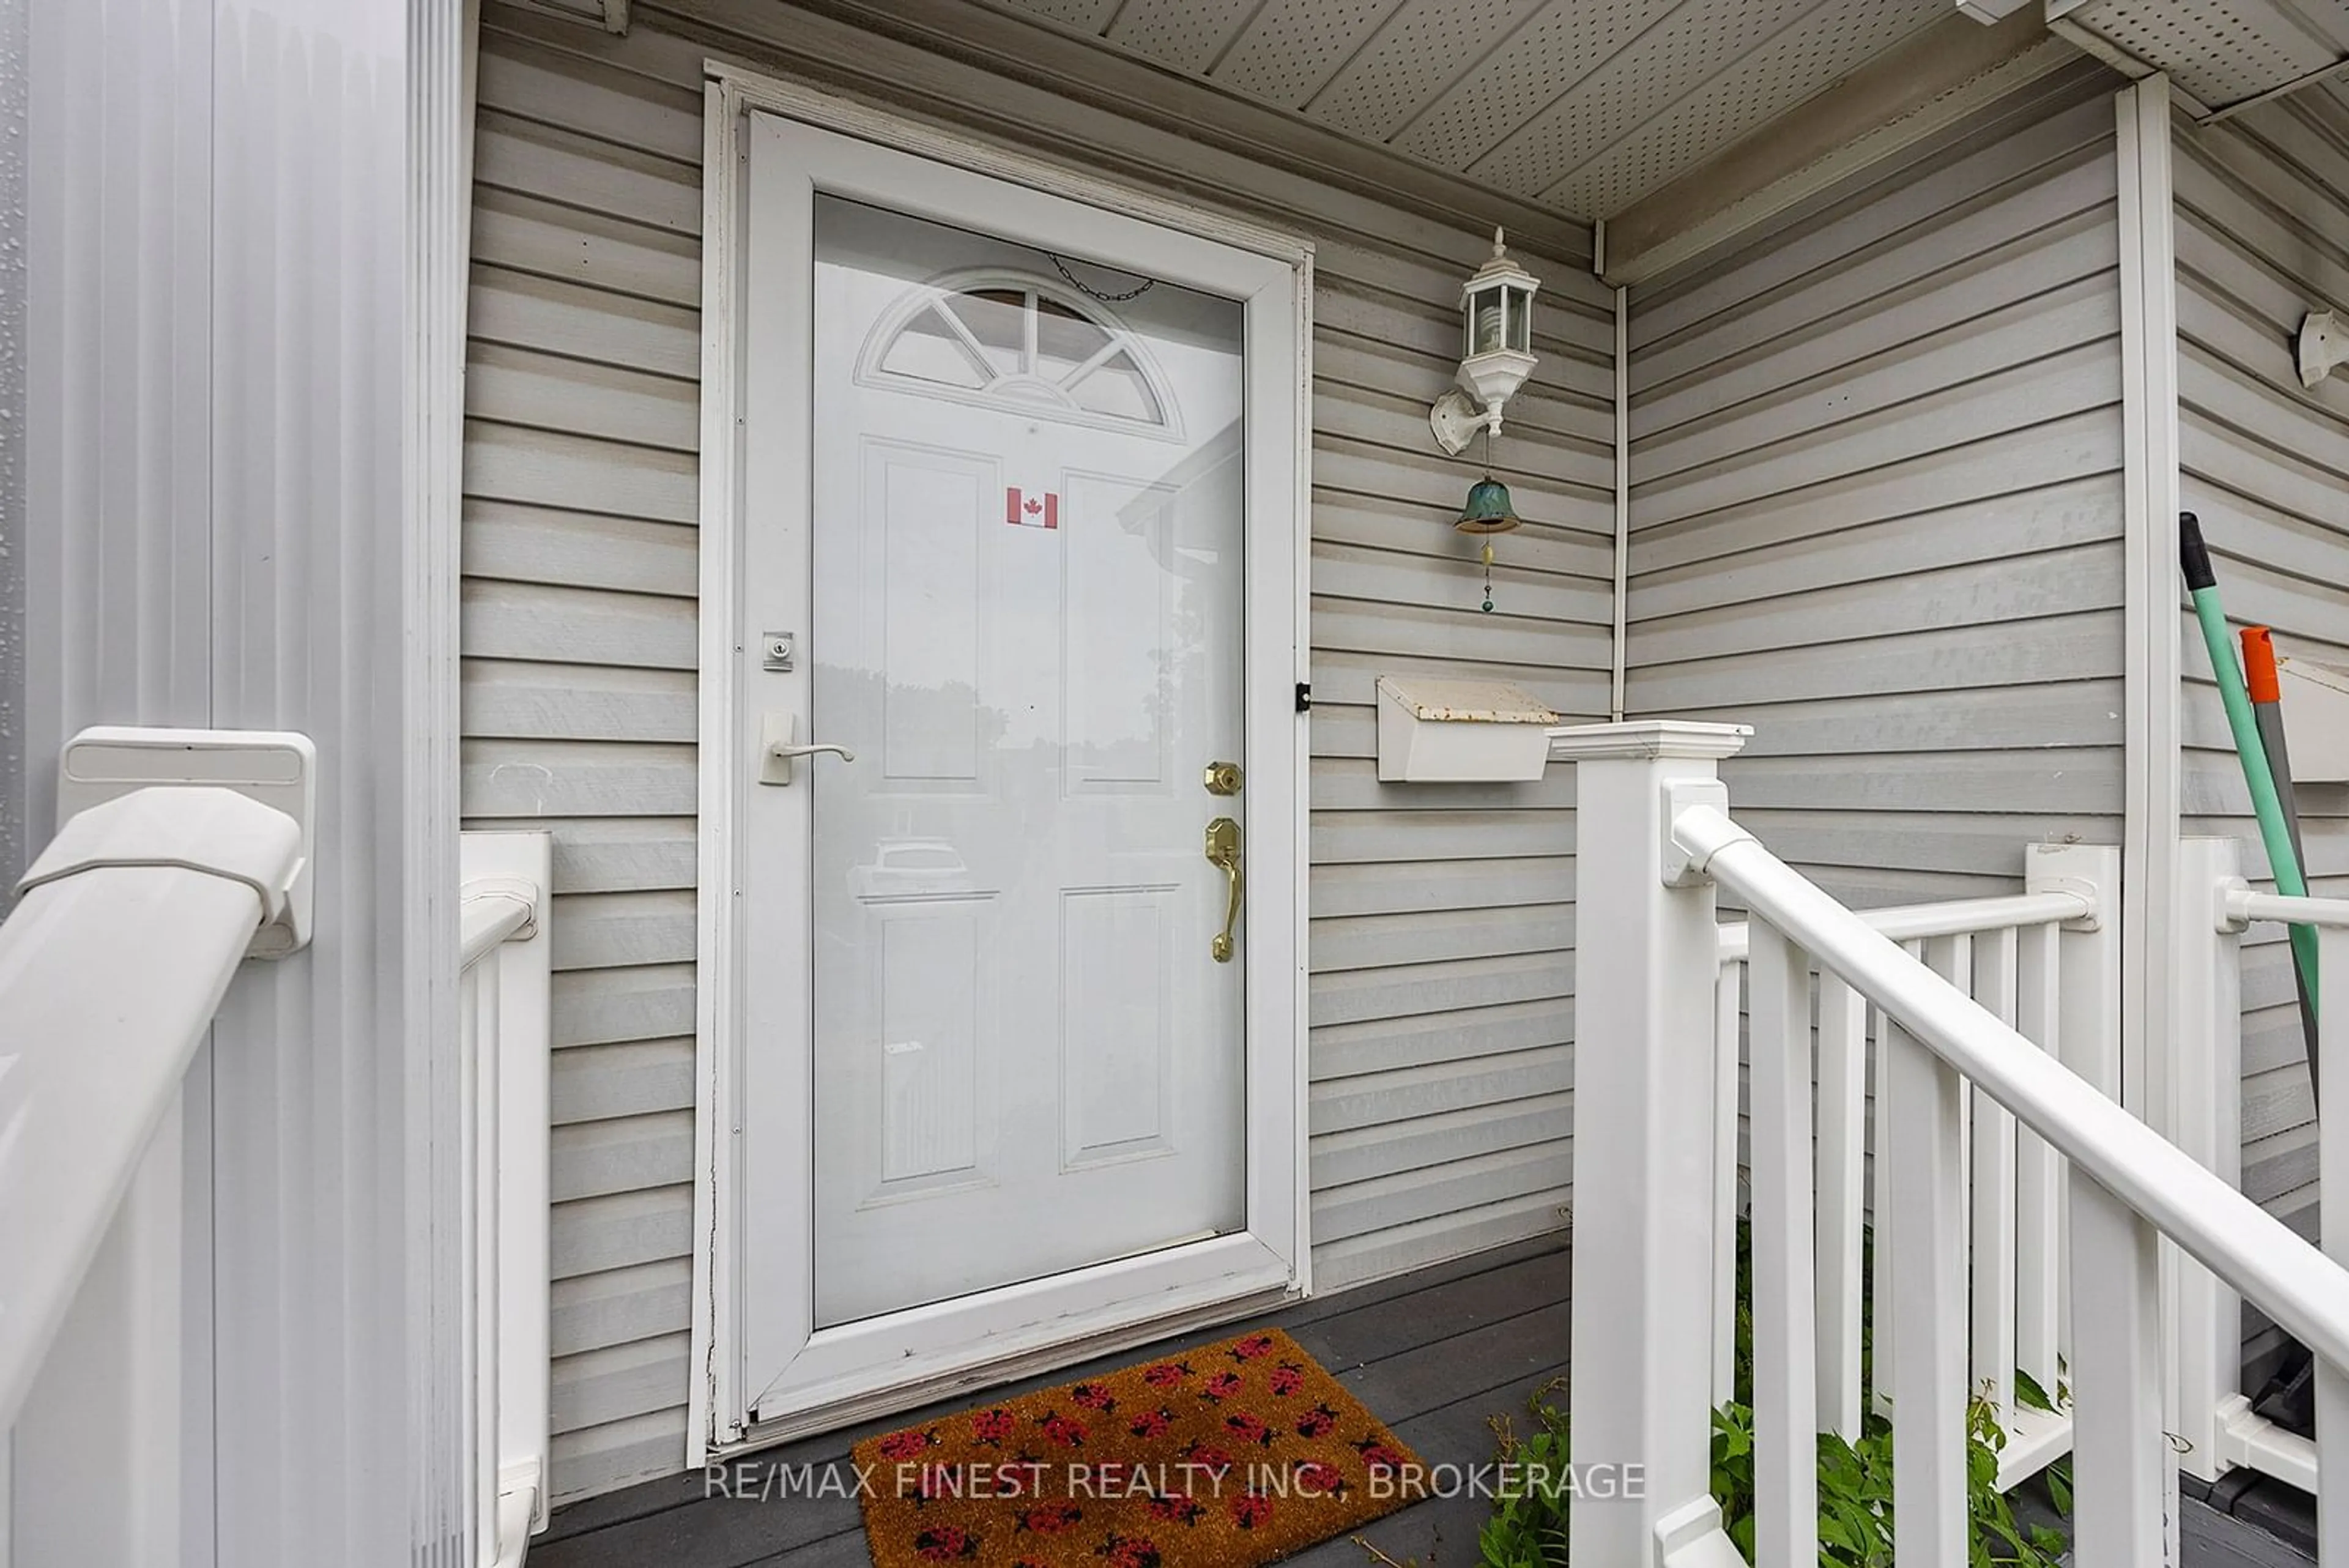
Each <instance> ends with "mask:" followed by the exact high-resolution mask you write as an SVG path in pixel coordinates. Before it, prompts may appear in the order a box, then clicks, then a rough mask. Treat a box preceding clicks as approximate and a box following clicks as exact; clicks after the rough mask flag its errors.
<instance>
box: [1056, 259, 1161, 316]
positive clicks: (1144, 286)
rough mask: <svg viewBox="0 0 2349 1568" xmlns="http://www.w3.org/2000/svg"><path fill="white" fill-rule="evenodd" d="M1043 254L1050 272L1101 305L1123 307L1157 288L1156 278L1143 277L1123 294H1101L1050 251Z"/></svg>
mask: <svg viewBox="0 0 2349 1568" xmlns="http://www.w3.org/2000/svg"><path fill="white" fill-rule="evenodd" d="M1044 254H1045V255H1046V256H1048V257H1050V260H1051V263H1052V270H1053V271H1055V272H1057V273H1059V274H1060V275H1061V276H1062V277H1064V278H1066V279H1067V280H1068V284H1069V286H1070V287H1071V288H1073V289H1075V290H1076V291H1077V292H1078V293H1080V294H1084V295H1089V296H1092V298H1094V299H1098V300H1100V301H1101V302H1102V304H1103V305H1123V304H1124V303H1125V302H1126V301H1127V300H1129V299H1139V298H1141V297H1142V296H1143V295H1145V294H1148V293H1149V292H1150V291H1151V290H1152V289H1154V288H1156V287H1157V286H1158V280H1157V279H1156V278H1154V277H1145V278H1143V280H1142V281H1141V283H1139V284H1137V285H1136V286H1133V287H1132V288H1129V289H1127V290H1126V291H1125V292H1124V293H1123V294H1103V293H1102V291H1101V290H1100V289H1097V288H1095V287H1094V286H1092V285H1091V284H1089V283H1087V282H1085V281H1084V279H1082V278H1081V277H1079V276H1078V275H1076V274H1075V273H1072V272H1071V271H1070V270H1069V264H1068V263H1066V262H1064V261H1062V260H1061V258H1060V257H1059V256H1056V255H1053V254H1052V253H1051V252H1050V251H1046V252H1045V253H1044Z"/></svg>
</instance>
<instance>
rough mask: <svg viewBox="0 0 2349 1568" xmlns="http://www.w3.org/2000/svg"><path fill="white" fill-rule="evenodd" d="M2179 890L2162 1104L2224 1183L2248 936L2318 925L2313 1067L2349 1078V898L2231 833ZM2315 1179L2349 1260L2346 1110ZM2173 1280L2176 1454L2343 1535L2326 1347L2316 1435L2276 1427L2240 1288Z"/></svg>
mask: <svg viewBox="0 0 2349 1568" xmlns="http://www.w3.org/2000/svg"><path fill="white" fill-rule="evenodd" d="M2259 921H2272V922H2282V923H2291V924H2301V925H2309V926H2313V927H2315V928H2316V935H2317V944H2316V945H2317V992H2316V993H2317V996H2318V998H2319V999H2320V1002H2321V1003H2323V1005H2320V1007H2319V1009H2318V1027H2317V1063H2316V1066H2317V1076H2318V1078H2319V1080H2320V1081H2322V1080H2323V1075H2324V1074H2325V1073H2326V1072H2328V1071H2331V1070H2333V1068H2334V1066H2335V1064H2336V1063H2338V1064H2340V1072H2341V1076H2340V1077H2338V1078H2335V1079H2333V1080H2332V1081H2333V1082H2335V1083H2343V1084H2349V901H2344V900H2342V899H2338V898H2281V897H2277V896H2275V895H2271V894H2266V893H2260V892H2255V891H2253V890H2252V888H2251V885H2250V884H2249V883H2248V882H2246V881H2245V880H2244V879H2243V877H2242V874H2241V850H2240V846H2239V845H2238V843H2237V842H2236V841H2235V840H2234V839H2231V838H2189V839H2187V840H2185V841H2184V842H2183V844H2182V845H2181V846H2180V849H2179V857H2178V910H2177V915H2176V919H2175V927H2176V929H2177V931H2178V943H2179V952H2178V979H2179V984H2180V992H2179V998H2178V1001H2179V1005H2178V1009H2177V1012H2176V1015H2175V1017H2174V1020H2173V1023H2172V1033H2171V1037H2170V1044H2171V1046H2172V1052H2171V1055H2170V1058H2169V1061H2168V1064H2167V1068H2166V1071H2165V1073H2164V1075H2163V1079H2162V1081H2161V1083H2159V1084H2158V1085H2157V1094H2158V1101H2157V1104H2156V1106H2155V1107H2154V1112H2153V1115H2154V1116H2155V1118H2156V1120H2157V1122H2158V1125H2161V1126H2162V1127H2164V1129H2165V1130H2166V1131H2167V1132H2168V1135H2169V1136H2170V1137H2172V1138H2173V1139H2174V1140H2175V1141H2176V1142H2177V1143H2178V1145H2179V1146H2180V1147H2183V1148H2185V1149H2186V1150H2188V1151H2189V1153H2191V1154H2192V1155H2194V1157H2195V1158H2198V1159H2199V1160H2200V1161H2201V1162H2202V1163H2203V1164H2204V1165H2206V1166H2208V1167H2209V1168H2210V1169H2211V1171H2212V1172H2214V1173H2215V1174H2216V1175H2217V1176H2218V1177H2219V1178H2220V1179H2221V1180H2223V1181H2225V1182H2226V1183H2227V1184H2228V1185H2229V1186H2230V1187H2240V1185H2241V1183H2242V943H2241V939H2242V935H2243V933H2244V932H2245V931H2246V930H2247V929H2249V928H2250V927H2251V925H2252V924H2253V923H2254V922H2259ZM2338 1108H2339V1107H2338V1105H2337V1103H2336V1106H2335V1109H2336V1111H2337V1110H2338ZM2317 1190H2318V1194H2319V1201H2320V1210H2319V1225H2320V1228H2321V1234H2322V1238H2323V1250H2324V1251H2325V1252H2326V1254H2327V1255H2328V1256H2330V1257H2332V1258H2333V1259H2334V1260H2336V1261H2349V1223H2344V1206H2343V1205H2342V1203H2341V1201H2340V1200H2339V1199H2338V1198H2337V1197H2336V1195H2337V1194H2340V1193H2344V1192H2349V1118H2344V1116H2340V1115H2337V1114H2336V1115H2335V1116H2332V1117H2331V1118H2330V1119H2327V1118H2324V1117H2323V1116H2320V1117H2319V1119H2318V1122H2317ZM2165 1282H2166V1283H2167V1284H2168V1288H2169V1295H2170V1300H2171V1303H2172V1310H2173V1311H2174V1313H2175V1314H2176V1320H2177V1324H2178V1334H2177V1338H2178V1365H2177V1385H2176V1414H2175V1422H2176V1429H2177V1430H2178V1434H2179V1438H2180V1442H2181V1448H2182V1453H2181V1457H2180V1459H2179V1464H2180V1466H2181V1467H2182V1468H2183V1469H2186V1470H2187V1471H2188V1472H2189V1473H2190V1474H2193V1475H2195V1476H2198V1477H2199V1478H2201V1479H2202V1480H2217V1479H2218V1478H2219V1476H2220V1475H2221V1474H2222V1473H2224V1472H2225V1471H2227V1470H2229V1469H2236V1468H2239V1467H2240V1468H2245V1469H2254V1470H2258V1471H2260V1472H2261V1473H2262V1474H2265V1475H2271V1476H2274V1477H2276V1478H2278V1479H2279V1480H2285V1481H2289V1482H2290V1483H2292V1485H2294V1486H2297V1487H2300V1488H2302V1490H2307V1491H2313V1492H2315V1493H2316V1494H2317V1509H2318V1520H2319V1534H2320V1536H2321V1537H2322V1538H2323V1540H2324V1541H2326V1542H2332V1541H2333V1540H2335V1539H2337V1537H2336V1535H2335V1533H2334V1532H2340V1531H2343V1530H2344V1521H2343V1520H2342V1517H2341V1516H2342V1515H2343V1514H2344V1513H2349V1495H2344V1492H2343V1490H2342V1488H2341V1487H2340V1486H2339V1485H2335V1486H2333V1487H2332V1488H2329V1489H2328V1488H2327V1487H2325V1486H2324V1485H2323V1480H2324V1479H2325V1474H2326V1471H2327V1469H2335V1470H2337V1469H2338V1466H2339V1464H2340V1462H2341V1461H2340V1460H2339V1459H2338V1458H2336V1459H2334V1461H2333V1464H2332V1465H2330V1466H2328V1465H2327V1464H2326V1463H2325V1462H2324V1458H2323V1456H2324V1455H2325V1454H2326V1453H2328V1452H2329V1453H2331V1454H2333V1455H2334V1456H2341V1455H2344V1454H2349V1424H2344V1417H2349V1391H2344V1387H2343V1380H2342V1377H2341V1376H2340V1373H2339V1370H2338V1368H2337V1366H2335V1365H2328V1363H2327V1361H2326V1359H2325V1358H2324V1357H2323V1355H2321V1354H2320V1355H2319V1356H2318V1359H2317V1367H2316V1437H2315V1439H2314V1440H2313V1441H2311V1440H2310V1439H2309V1438H2304V1437H2302V1436H2301V1435H2300V1434H2298V1433H2296V1432H2293V1431H2290V1430H2288V1429H2286V1428H2282V1427H2280V1426H2277V1425H2276V1424H2275V1423H2274V1422H2272V1421H2270V1420H2268V1419H2267V1418H2266V1417H2262V1416H2260V1415H2258V1414H2256V1413H2255V1412H2254V1411H2253V1410H2252V1408H2251V1400H2250V1399H2248V1398H2247V1397H2244V1395H2243V1392H2242V1390H2241V1386H2240V1383H2241V1376H2242V1365H2243V1334H2242V1301H2243V1293H2240V1292H2239V1291H2238V1290H2237V1289H2236V1288H2234V1287H2233V1286H2232V1284H2231V1283H2230V1282H2229V1281H2227V1280H2226V1279H2224V1278H2222V1277H2220V1276H2219V1275H2217V1274H2214V1273H2212V1272H2210V1271H2209V1270H2208V1269H2206V1268H2203V1267H2201V1266H2200V1265H2199V1264H2197V1263H2196V1262H2193V1261H2192V1260H2190V1259H2179V1260H2176V1261H2175V1266H2174V1268H2173V1269H2172V1270H2171V1271H2170V1272H2169V1274H2168V1277H2167V1278H2166V1281H2165ZM2253 1299H2255V1300H2256V1298H2253ZM2270 1315H2271V1316H2274V1315H2275V1314H2272V1313H2271V1314H2270ZM2278 1321H2279V1322H2281V1321H2282V1320H2281V1319H2278ZM2285 1326H2286V1327H2288V1328H2289V1327H2292V1325H2291V1324H2285ZM2292 1332H2294V1333H2295V1334H2297V1333H2298V1332H2299V1331H2298V1330H2297V1329H2296V1328H2294V1329H2293V1330H2292ZM2311 1348H2312V1349H2313V1348H2315V1347H2314V1345H2311Z"/></svg>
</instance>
